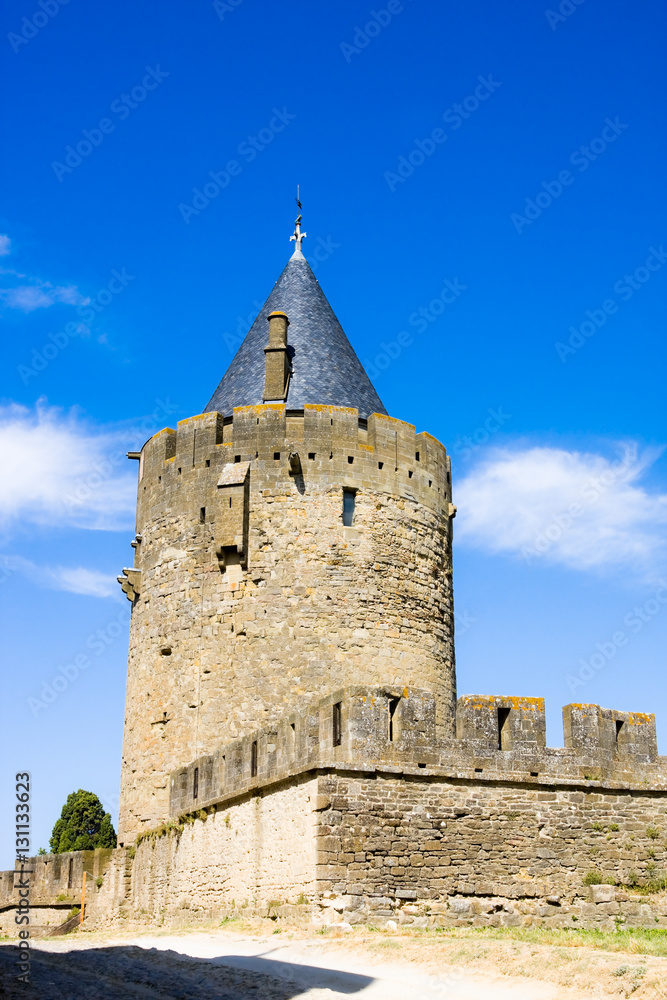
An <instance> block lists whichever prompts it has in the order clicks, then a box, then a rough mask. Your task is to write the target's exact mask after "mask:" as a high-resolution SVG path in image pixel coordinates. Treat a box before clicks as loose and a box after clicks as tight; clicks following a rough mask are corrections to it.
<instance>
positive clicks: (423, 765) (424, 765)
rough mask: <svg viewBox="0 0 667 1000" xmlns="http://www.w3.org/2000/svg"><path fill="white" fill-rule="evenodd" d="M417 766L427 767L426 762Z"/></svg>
mask: <svg viewBox="0 0 667 1000" xmlns="http://www.w3.org/2000/svg"><path fill="white" fill-rule="evenodd" d="M417 767H426V764H417Z"/></svg>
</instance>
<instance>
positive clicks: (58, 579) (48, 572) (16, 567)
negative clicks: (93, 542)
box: [0, 556, 124, 600]
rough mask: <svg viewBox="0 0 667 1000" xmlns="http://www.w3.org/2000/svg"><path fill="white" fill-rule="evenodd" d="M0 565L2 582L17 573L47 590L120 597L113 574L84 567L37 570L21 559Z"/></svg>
mask: <svg viewBox="0 0 667 1000" xmlns="http://www.w3.org/2000/svg"><path fill="white" fill-rule="evenodd" d="M0 564H1V566H2V571H3V578H4V579H7V577H8V576H9V575H11V574H12V573H20V575H21V576H24V577H26V578H27V579H28V580H30V582H31V583H34V584H36V585H37V586H38V587H47V588H48V589H49V590H65V591H68V592H69V593H72V594H84V595H86V596H87V597H114V598H115V597H118V595H119V594H120V588H119V586H118V581H117V580H116V578H115V577H114V576H113V575H112V574H106V573H100V572H99V571H98V570H93V569H85V568H84V567H83V566H76V567H72V566H38V565H37V564H36V563H34V562H31V561H30V560H29V559H24V558H23V557H22V556H3V557H0ZM123 600H124V598H123Z"/></svg>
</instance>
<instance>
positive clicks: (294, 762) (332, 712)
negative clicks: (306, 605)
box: [169, 687, 667, 817]
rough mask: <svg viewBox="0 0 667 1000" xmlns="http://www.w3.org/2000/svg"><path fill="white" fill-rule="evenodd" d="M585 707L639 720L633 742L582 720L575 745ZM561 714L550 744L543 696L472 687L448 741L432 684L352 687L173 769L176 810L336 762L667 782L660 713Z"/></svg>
mask: <svg viewBox="0 0 667 1000" xmlns="http://www.w3.org/2000/svg"><path fill="white" fill-rule="evenodd" d="M583 708H585V709H586V710H588V711H587V713H586V714H587V718H588V719H589V720H590V719H592V718H593V717H597V718H602V719H606V720H611V721H612V722H613V726H614V729H615V727H616V725H618V724H619V723H621V725H627V726H628V727H636V731H635V730H633V733H635V738H634V741H632V740H631V739H629V738H628V739H627V740H625V741H621V742H620V743H614V744H613V745H610V743H609V741H608V738H607V736H608V734H607V732H606V731H605V729H604V727H603V728H598V729H597V730H594V729H593V727H592V726H591V725H588V724H587V723H584V725H587V739H586V743H585V745H581V744H580V745H577V746H575V745H572V740H571V737H570V733H571V730H570V729H569V726H570V724H571V722H570V720H571V719H572V717H573V715H575V716H578V715H579V713H580V712H581V710H582V709H583ZM563 717H564V720H565V742H566V745H565V747H564V748H548V747H547V746H546V739H545V733H546V722H545V714H544V700H543V699H542V698H515V697H486V696H479V695H471V696H466V697H463V698H460V699H459V701H458V711H457V733H458V736H457V738H456V739H445V740H442V739H438V738H437V736H436V727H435V700H434V698H433V696H432V695H431V694H430V692H428V691H423V690H415V689H411V688H407V687H406V688H402V689H401V688H396V689H387V688H372V689H369V688H362V687H354V688H347V689H345V690H341V691H337V692H335V693H333V694H331V695H329V696H327V697H326V698H324V699H322V700H321V701H319V702H317V703H314V704H311V705H309V706H306V707H304V708H303V709H301V710H300V711H298V712H293V713H291V714H290V715H288V716H286V717H285V718H283V719H282V720H281V721H280V722H279V723H278V724H277V725H274V726H270V727H266V728H263V729H260V730H257V731H255V732H253V733H249V734H248V735H247V736H245V737H244V738H243V739H240V740H235V741H233V742H231V743H228V744H226V745H224V746H222V747H220V748H219V749H218V750H217V751H216V752H215V753H213V754H209V755H205V756H202V757H200V758H198V759H197V760H195V761H192V763H190V764H189V765H187V766H186V767H182V768H179V769H178V770H177V771H174V772H172V774H171V777H170V800H169V813H170V815H171V816H172V817H177V816H179V815H180V814H184V813H188V812H193V811H195V810H198V809H205V808H210V807H212V806H214V805H220V804H224V802H226V801H230V800H232V799H234V798H238V796H240V795H245V794H250V793H253V792H258V791H259V790H261V789H267V788H268V787H269V786H271V785H274V784H276V783H280V782H282V781H285V780H287V779H288V778H293V777H295V776H297V775H302V774H304V773H306V772H309V771H315V770H328V769H333V770H343V771H345V770H347V769H350V770H352V771H361V772H364V773H366V772H386V773H396V772H397V771H398V772H399V773H401V774H414V775H416V776H419V777H422V778H425V779H427V778H429V776H430V777H432V778H433V779H434V780H435V779H436V778H437V779H441V778H442V777H443V775H444V776H447V777H450V778H451V777H455V778H460V779H465V780H468V781H480V782H483V783H487V782H489V781H490V782H498V781H501V782H506V781H510V782H522V783H528V784H531V785H535V784H539V785H565V786H572V785H577V786H581V785H582V784H583V785H585V786H586V787H589V788H594V787H595V785H596V784H602V785H605V786H612V787H619V788H632V787H639V788H646V787H651V788H659V789H663V790H664V789H667V758H665V757H658V754H657V749H656V744H655V718H654V716H652V715H640V714H637V713H623V712H616V711H613V710H611V709H603V708H600V707H599V706H597V705H586V706H581V705H567V706H566V707H565V708H564V709H563ZM504 731H505V733H506V734H505V735H503V732H504Z"/></svg>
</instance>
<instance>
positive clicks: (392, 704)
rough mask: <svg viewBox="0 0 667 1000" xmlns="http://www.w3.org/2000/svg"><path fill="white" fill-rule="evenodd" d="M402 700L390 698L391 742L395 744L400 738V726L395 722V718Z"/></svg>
mask: <svg viewBox="0 0 667 1000" xmlns="http://www.w3.org/2000/svg"><path fill="white" fill-rule="evenodd" d="M400 700H401V699H400V698H390V699H389V702H388V705H387V707H388V709H389V742H390V743H393V742H394V740H395V739H396V738H397V736H398V726H397V724H396V721H394V716H395V715H396V709H397V708H398V703H399V701H400Z"/></svg>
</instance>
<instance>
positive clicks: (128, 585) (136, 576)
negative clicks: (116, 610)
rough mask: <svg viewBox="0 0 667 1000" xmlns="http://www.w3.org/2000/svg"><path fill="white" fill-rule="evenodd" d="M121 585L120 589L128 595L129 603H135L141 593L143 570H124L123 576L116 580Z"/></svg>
mask: <svg viewBox="0 0 667 1000" xmlns="http://www.w3.org/2000/svg"><path fill="white" fill-rule="evenodd" d="M116 579H117V580H118V582H119V584H120V589H121V590H122V591H123V593H124V594H125V595H126V597H127V599H128V601H134V600H136V598H137V597H138V596H139V594H140V593H141V570H140V569H124V570H123V575H122V576H119V577H117V578H116Z"/></svg>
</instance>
